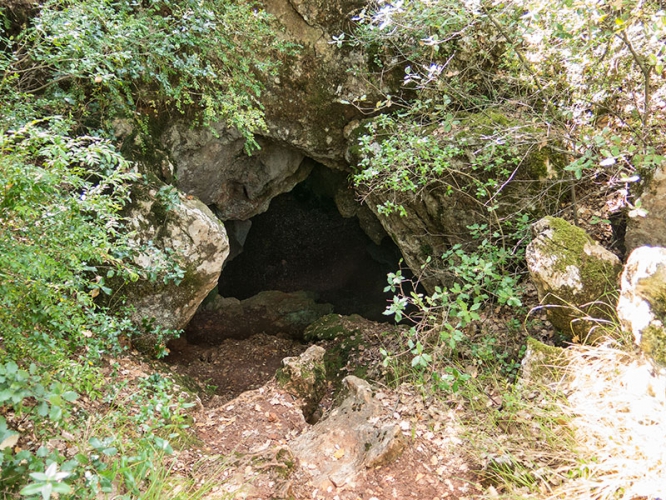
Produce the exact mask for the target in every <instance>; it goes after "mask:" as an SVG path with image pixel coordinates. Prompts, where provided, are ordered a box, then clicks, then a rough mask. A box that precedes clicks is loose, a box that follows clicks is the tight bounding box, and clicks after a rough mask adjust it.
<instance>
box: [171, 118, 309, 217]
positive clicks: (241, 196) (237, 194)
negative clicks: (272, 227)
mask: <svg viewBox="0 0 666 500" xmlns="http://www.w3.org/2000/svg"><path fill="white" fill-rule="evenodd" d="M217 132H218V134H219V137H215V135H214V134H213V132H211V131H210V130H207V129H201V128H199V129H192V128H189V127H187V126H186V125H184V124H175V125H173V126H171V127H170V128H169V129H168V130H167V131H166V132H165V134H164V135H163V137H162V141H163V143H164V145H165V146H166V147H167V149H168V150H169V152H170V154H171V157H172V159H173V163H174V164H175V167H176V179H177V180H176V186H177V187H178V189H180V190H181V191H183V192H185V193H187V194H190V195H193V196H196V197H197V198H199V199H200V200H201V201H203V202H204V203H205V204H206V205H215V207H216V209H217V210H216V214H217V216H218V217H219V218H220V219H222V220H233V219H237V220H246V219H248V218H250V217H252V216H254V215H257V214H259V213H262V212H265V211H266V209H267V208H268V205H269V203H270V200H271V199H272V198H274V197H275V196H277V195H278V194H281V193H284V192H286V191H290V190H291V189H292V188H293V187H294V186H295V185H296V184H298V183H299V182H301V181H302V180H304V179H305V178H306V177H307V176H308V174H309V173H310V171H311V170H312V165H313V164H312V162H310V161H303V160H304V156H303V154H301V153H300V152H298V151H296V150H295V149H291V148H287V147H284V146H281V145H279V144H278V143H276V142H274V141H271V140H269V139H264V138H259V139H258V143H259V145H260V146H261V149H260V150H259V151H257V152H256V153H255V154H253V155H251V156H248V155H247V154H246V153H245V151H244V149H243V148H244V145H245V141H244V139H243V138H242V137H241V136H240V134H239V133H238V132H236V131H234V130H230V129H226V128H223V127H219V128H218V130H217Z"/></svg>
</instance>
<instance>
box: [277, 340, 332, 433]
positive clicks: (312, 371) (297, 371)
mask: <svg viewBox="0 0 666 500" xmlns="http://www.w3.org/2000/svg"><path fill="white" fill-rule="evenodd" d="M324 354H326V350H325V349H324V348H323V347H320V346H317V345H313V346H310V347H308V349H307V350H306V351H305V352H304V353H303V354H301V355H300V356H297V357H290V358H284V359H283V360H282V368H281V369H280V370H278V373H277V375H276V378H277V381H278V385H279V386H280V387H282V389H284V390H285V391H287V392H288V393H289V394H291V395H293V396H295V397H296V398H298V399H300V400H301V401H303V407H302V409H303V416H304V417H305V419H306V420H310V418H311V417H312V415H313V414H314V412H315V410H316V409H317V405H318V404H319V402H320V401H321V400H322V398H323V397H324V394H325V393H326V367H325V365H324Z"/></svg>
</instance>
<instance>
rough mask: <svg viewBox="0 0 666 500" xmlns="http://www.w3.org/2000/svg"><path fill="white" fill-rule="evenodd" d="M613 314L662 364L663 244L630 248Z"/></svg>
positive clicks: (665, 351) (665, 310)
mask: <svg viewBox="0 0 666 500" xmlns="http://www.w3.org/2000/svg"><path fill="white" fill-rule="evenodd" d="M617 315H618V318H619V319H620V323H621V324H622V328H623V329H624V330H626V331H628V332H631V333H632V334H633V336H634V340H635V342H636V344H638V345H639V346H640V347H641V349H642V350H643V351H644V352H646V353H647V354H648V355H650V356H651V357H652V358H653V359H655V360H656V361H657V362H658V363H659V364H661V365H662V366H666V328H665V327H664V324H665V322H666V248H663V247H639V248H637V249H635V250H634V251H633V252H631V255H629V259H628V260H627V263H626V265H625V267H624V272H623V273H622V279H621V290H620V300H619V301H618V304H617Z"/></svg>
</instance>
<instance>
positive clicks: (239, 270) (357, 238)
mask: <svg viewBox="0 0 666 500" xmlns="http://www.w3.org/2000/svg"><path fill="white" fill-rule="evenodd" d="M336 175H341V174H339V173H336V172H332V171H330V170H328V169H326V168H325V167H323V166H317V167H316V168H315V169H314V170H313V172H312V174H311V175H310V176H309V177H308V178H307V179H306V180H305V181H304V182H302V183H300V184H299V185H297V186H296V187H295V188H294V189H293V190H292V191H291V192H289V193H284V194H282V195H279V196H277V197H276V198H274V199H273V200H272V201H271V203H270V207H269V208H268V210H267V211H266V212H265V213H263V214H260V215H257V216H255V217H253V218H252V219H251V223H252V224H251V227H250V229H249V232H247V233H246V238H245V241H244V244H243V249H242V252H241V253H240V254H238V255H236V256H235V257H234V258H233V259H232V260H231V261H228V262H227V263H226V264H225V267H224V270H223V271H222V276H221V277H220V281H219V287H218V290H219V293H220V295H222V296H224V297H235V298H237V299H240V300H243V299H247V298H249V297H252V296H254V295H256V294H258V293H259V292H262V291H264V290H279V291H282V292H295V291H300V290H304V291H311V292H315V294H316V296H317V301H318V302H325V303H330V304H332V305H333V306H334V311H335V312H336V313H339V314H345V315H349V314H360V315H361V316H364V317H365V318H368V319H371V320H375V321H388V320H389V318H388V317H387V316H385V315H383V314H382V313H383V312H384V310H385V309H386V305H387V300H390V299H391V295H390V294H388V293H385V292H384V291H383V289H384V287H385V286H386V274H387V273H389V272H394V271H395V270H396V269H398V264H399V259H400V251H399V250H398V248H397V246H396V245H395V244H394V243H393V241H392V240H391V238H390V237H388V236H386V237H384V238H383V240H382V242H381V245H376V244H375V243H374V242H373V241H372V240H371V239H370V238H369V237H368V236H367V235H366V234H365V233H364V232H363V230H362V229H361V226H360V224H359V222H358V219H357V218H356V217H351V218H343V217H342V216H341V215H340V213H339V211H338V209H337V207H336V205H335V201H334V199H333V195H334V191H335V182H331V177H332V176H333V177H334V176H336ZM342 181H343V182H344V178H343V179H342ZM332 186H333V187H332Z"/></svg>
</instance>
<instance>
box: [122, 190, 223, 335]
mask: <svg viewBox="0 0 666 500" xmlns="http://www.w3.org/2000/svg"><path fill="white" fill-rule="evenodd" d="M163 186H164V184H162V183H161V182H160V181H158V180H157V179H152V180H150V181H149V183H148V184H147V185H144V186H137V188H136V189H135V191H134V195H133V199H134V202H133V205H132V206H131V207H130V209H129V214H128V216H129V218H130V220H131V221H132V225H133V226H134V230H135V231H136V238H135V241H136V243H137V245H146V244H151V242H152V245H154V246H155V247H157V248H159V249H162V250H167V251H169V252H173V255H175V256H177V257H176V258H178V259H179V265H180V267H181V268H182V269H183V270H184V272H185V275H184V276H183V279H182V282H181V283H180V284H178V285H177V284H175V283H173V282H169V283H167V284H165V283H164V281H163V280H162V279H161V276H158V279H157V280H156V281H155V282H154V283H150V282H147V281H142V280H140V281H138V282H136V283H134V284H132V285H128V286H129V288H128V289H127V290H125V291H126V293H127V295H128V299H129V302H130V303H131V304H132V305H134V307H135V308H136V312H135V313H134V315H133V319H134V320H135V321H136V322H137V323H138V324H141V322H142V321H143V320H144V319H151V318H153V319H154V321H155V323H156V324H158V325H160V326H163V327H165V328H174V329H180V328H183V327H184V326H185V325H186V324H187V322H188V321H189V320H190V318H191V317H192V316H193V315H194V313H195V312H196V310H197V307H199V305H200V304H201V302H202V301H203V300H204V299H205V298H206V296H207V295H208V293H209V292H210V291H211V290H212V289H213V288H214V287H215V286H216V284H217V281H218V279H219V277H220V271H221V270H222V263H223V262H224V259H225V258H226V256H227V254H228V252H229V243H228V240H227V235H226V231H225V230H224V226H223V225H222V224H221V223H220V221H219V220H218V219H217V218H216V217H215V216H214V215H213V214H212V212H211V211H210V210H209V209H208V207H206V205H204V204H203V203H202V202H201V201H199V200H197V199H196V198H193V197H185V196H183V195H182V194H181V193H177V192H176V191H173V192H172V194H171V195H170V197H169V199H168V200H167V199H164V198H163V197H161V196H160V195H159V194H158V193H159V192H160V188H161V187H163ZM138 263H139V264H140V265H142V266H143V267H145V268H148V267H150V266H158V267H159V266H163V265H164V264H165V263H164V262H160V261H158V260H157V258H156V257H155V253H154V252H150V250H147V251H145V252H143V253H142V254H141V255H140V256H139V258H138Z"/></svg>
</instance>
